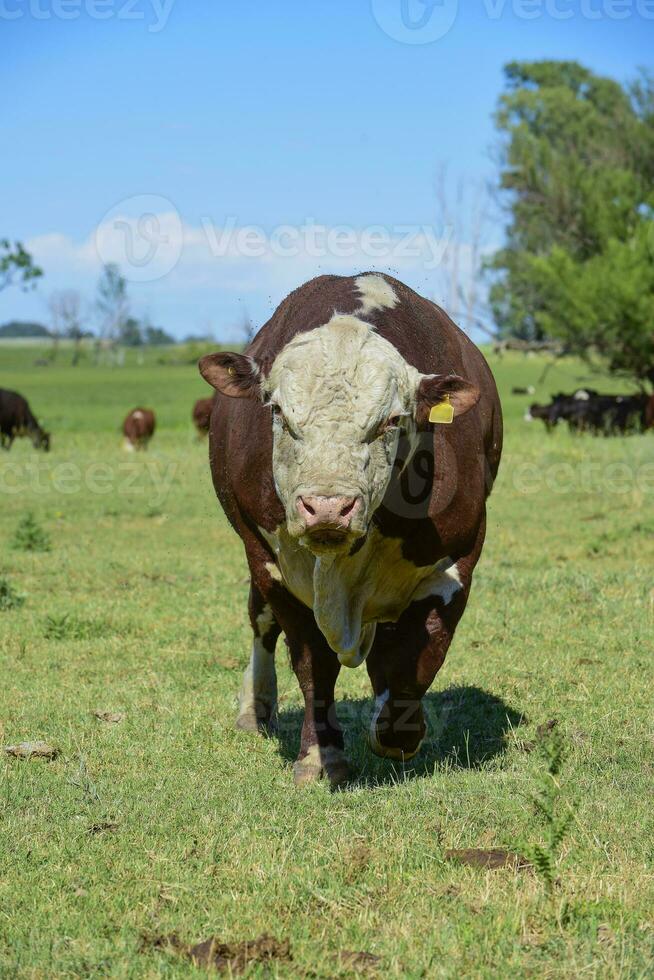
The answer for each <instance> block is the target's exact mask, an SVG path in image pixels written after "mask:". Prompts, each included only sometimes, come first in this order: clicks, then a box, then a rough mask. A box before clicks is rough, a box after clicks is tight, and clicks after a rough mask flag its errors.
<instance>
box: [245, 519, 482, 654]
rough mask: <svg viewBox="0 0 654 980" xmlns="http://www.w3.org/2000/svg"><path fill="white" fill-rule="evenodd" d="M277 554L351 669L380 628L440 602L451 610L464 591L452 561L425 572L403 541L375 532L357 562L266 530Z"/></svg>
mask: <svg viewBox="0 0 654 980" xmlns="http://www.w3.org/2000/svg"><path fill="white" fill-rule="evenodd" d="M260 530H261V533H262V534H263V535H264V537H265V538H266V540H267V541H268V543H269V544H270V546H271V547H272V548H273V549H274V551H275V555H276V557H277V563H278V567H279V571H280V574H281V577H282V580H283V582H284V584H285V586H286V588H287V589H288V590H289V592H291V593H292V594H293V595H294V596H295V597H296V598H297V599H299V600H300V602H302V603H304V605H305V606H308V607H309V608H310V609H313V612H314V615H315V617H316V622H317V624H318V627H319V628H320V630H321V632H322V634H323V636H324V637H325V639H326V640H327V642H328V643H329V645H330V647H331V648H332V650H334V652H335V653H336V654H337V655H338V659H339V660H340V662H341V663H342V664H343V665H344V666H346V667H358V666H359V664H361V663H363V661H364V660H365V658H366V657H367V655H368V653H369V652H370V648H371V646H372V643H373V640H374V636H375V626H376V624H377V623H384V622H396V621H397V620H398V619H399V617H400V616H401V615H402V613H403V612H404V610H405V609H406V608H407V606H408V605H409V604H410V603H411V602H416V601H418V600H420V599H426V598H428V597H429V596H434V597H439V598H441V599H442V600H443V602H444V603H445V604H446V605H447V604H448V603H449V602H451V601H452V599H453V597H454V596H455V595H456V593H457V592H458V591H459V590H460V589H461V588H462V587H463V586H462V583H461V578H460V576H459V572H458V569H457V566H456V564H455V563H454V562H452V560H451V559H450V558H443V559H441V561H439V562H437V563H436V564H435V565H428V566H422V567H419V566H417V565H414V564H413V562H410V561H407V560H406V559H405V558H403V557H402V542H401V540H400V539H399V538H386V537H384V536H383V535H381V534H380V533H379V532H378V531H377V530H376V529H375V528H373V529H372V530H371V532H370V534H369V535H368V538H367V539H366V543H365V544H364V546H363V547H362V548H361V549H360V550H359V551H358V552H357V553H356V554H355V555H353V556H352V557H349V556H342V557H341V556H339V557H337V558H325V557H321V558H315V557H314V556H313V555H312V554H311V552H310V551H308V550H307V549H306V548H304V547H302V545H300V544H298V543H297V542H296V541H295V540H294V539H293V538H291V537H290V535H289V534H288V533H287V531H286V529H285V527H283V526H281V527H279V528H278V529H277V531H275V532H268V531H264V530H263V529H260Z"/></svg>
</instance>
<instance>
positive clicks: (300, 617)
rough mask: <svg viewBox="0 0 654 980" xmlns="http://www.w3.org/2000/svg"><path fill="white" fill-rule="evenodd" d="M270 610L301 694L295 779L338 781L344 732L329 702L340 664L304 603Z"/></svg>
mask: <svg viewBox="0 0 654 980" xmlns="http://www.w3.org/2000/svg"><path fill="white" fill-rule="evenodd" d="M289 598H290V597H289ZM275 615H276V617H277V619H278V622H279V623H280V624H281V626H282V629H283V630H284V634H285V636H286V641H287V643H288V649H289V653H290V658H291V665H292V667H293V671H294V673H295V676H296V677H297V679H298V683H299V685H300V689H301V690H302V695H303V697H304V720H303V723H302V734H301V738H300V751H299V753H298V757H297V760H296V761H295V763H294V765H293V777H294V781H295V784H296V786H301V785H304V784H305V783H310V782H314V781H315V780H317V779H321V778H326V779H328V780H329V783H330V785H331V786H338V785H340V784H341V783H344V782H346V781H347V780H348V778H349V768H348V764H347V760H346V758H345V754H344V752H343V732H342V731H341V728H340V725H339V723H338V720H337V718H336V709H335V705H334V687H335V685H336V678H337V677H338V673H339V670H340V666H341V665H340V663H339V661H338V657H337V656H336V654H335V653H334V651H333V650H331V649H330V648H329V646H328V644H327V641H326V640H325V638H324V636H323V635H322V633H321V632H320V630H319V629H318V627H317V625H316V621H315V619H314V617H313V613H312V612H311V611H310V610H309V609H307V608H306V607H304V606H302V605H300V603H297V602H295V601H290V602H288V603H287V602H284V601H282V602H281V603H278V602H275Z"/></svg>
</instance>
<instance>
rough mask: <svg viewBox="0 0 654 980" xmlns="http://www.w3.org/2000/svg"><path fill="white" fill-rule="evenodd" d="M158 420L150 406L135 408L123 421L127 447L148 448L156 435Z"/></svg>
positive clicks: (130, 448) (131, 449)
mask: <svg viewBox="0 0 654 980" xmlns="http://www.w3.org/2000/svg"><path fill="white" fill-rule="evenodd" d="M155 424H156V420H155V417H154V412H153V411H152V409H150V408H133V409H132V411H131V412H129V413H128V414H127V416H126V418H125V421H124V422H123V435H124V436H125V449H128V450H129V451H130V452H132V451H133V450H134V449H147V448H148V443H149V442H150V439H151V438H152V436H153V435H154V429H155Z"/></svg>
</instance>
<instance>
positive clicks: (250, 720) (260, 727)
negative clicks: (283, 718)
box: [236, 707, 277, 735]
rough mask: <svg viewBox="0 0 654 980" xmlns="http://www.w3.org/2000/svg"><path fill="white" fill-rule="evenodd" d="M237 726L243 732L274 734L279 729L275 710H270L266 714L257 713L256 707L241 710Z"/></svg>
mask: <svg viewBox="0 0 654 980" xmlns="http://www.w3.org/2000/svg"><path fill="white" fill-rule="evenodd" d="M236 727H237V728H238V729H239V730H240V731H242V732H254V733H255V734H259V735H272V734H273V733H274V732H275V731H276V729H277V715H276V712H274V711H269V712H267V713H266V714H265V715H263V714H257V712H256V711H255V709H254V707H249V708H245V709H244V710H243V711H240V712H239V715H238V717H237V719H236Z"/></svg>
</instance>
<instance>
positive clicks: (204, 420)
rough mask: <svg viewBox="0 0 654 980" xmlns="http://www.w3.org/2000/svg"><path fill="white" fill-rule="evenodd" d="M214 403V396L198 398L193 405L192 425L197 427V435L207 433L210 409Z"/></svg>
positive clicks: (209, 422)
mask: <svg viewBox="0 0 654 980" xmlns="http://www.w3.org/2000/svg"><path fill="white" fill-rule="evenodd" d="M213 404H214V397H211V398H198V400H197V401H196V403H195V405H194V406H193V415H192V418H193V425H194V426H195V428H196V429H197V432H198V435H199V436H200V437H202V436H206V435H208V434H209V426H210V424H211V410H212V408H213Z"/></svg>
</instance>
